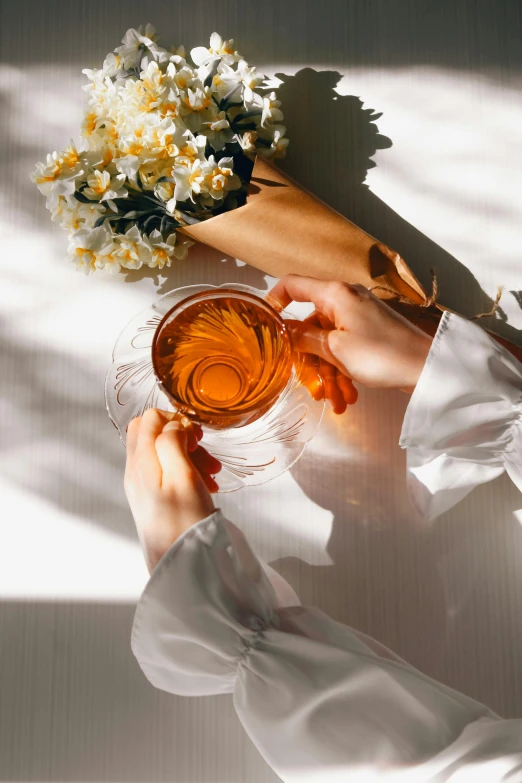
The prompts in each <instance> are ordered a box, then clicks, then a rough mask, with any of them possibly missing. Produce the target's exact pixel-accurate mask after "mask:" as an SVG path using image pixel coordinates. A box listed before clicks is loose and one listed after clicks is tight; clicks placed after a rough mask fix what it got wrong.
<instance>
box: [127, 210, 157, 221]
mask: <svg viewBox="0 0 522 783" xmlns="http://www.w3.org/2000/svg"><path fill="white" fill-rule="evenodd" d="M151 212H152V210H151V209H142V210H137V209H132V210H131V211H130V212H126V213H125V215H123V216H122V217H123V219H124V220H135V219H136V218H139V217H142V216H143V215H150V213H151Z"/></svg>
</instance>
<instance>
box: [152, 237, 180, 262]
mask: <svg viewBox="0 0 522 783" xmlns="http://www.w3.org/2000/svg"><path fill="white" fill-rule="evenodd" d="M147 239H148V242H149V245H150V248H151V258H150V261H149V266H150V267H153V268H154V269H163V267H164V266H170V264H171V259H172V257H173V256H174V257H175V258H177V254H176V251H177V250H178V248H177V247H176V234H175V233H173V234H170V235H169V236H168V237H167V239H166V240H164V239H163V236H162V234H161V233H160V232H159V231H158V230H157V229H155V230H154V231H153V232H152V233H151V234H149V236H148V237H147Z"/></svg>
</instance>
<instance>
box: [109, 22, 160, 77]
mask: <svg viewBox="0 0 522 783" xmlns="http://www.w3.org/2000/svg"><path fill="white" fill-rule="evenodd" d="M157 39H158V36H157V35H156V30H155V28H154V27H153V25H151V24H147V25H146V26H145V29H144V28H143V26H142V25H140V26H139V27H138V29H137V30H135V29H133V28H131V29H130V30H127V32H126V33H125V35H124V36H123V38H122V46H118V47H116V49H115V50H114V52H115V53H116V54H117V55H119V56H120V57H121V58H122V61H123V67H124V68H135V67H136V66H137V65H140V63H141V62H142V60H143V58H144V57H145V56H146V55H147V54H150V55H151V56H152V57H153V58H154V59H156V60H158V62H164V61H166V60H168V59H169V53H168V52H167V51H166V50H165V49H162V48H161V47H160V46H158V45H157V44H156V41H157Z"/></svg>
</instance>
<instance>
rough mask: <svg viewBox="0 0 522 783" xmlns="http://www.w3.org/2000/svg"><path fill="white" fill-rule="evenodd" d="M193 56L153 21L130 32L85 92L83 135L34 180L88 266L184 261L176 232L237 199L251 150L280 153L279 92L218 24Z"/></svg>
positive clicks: (184, 242) (90, 73)
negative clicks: (164, 37) (166, 45)
mask: <svg viewBox="0 0 522 783" xmlns="http://www.w3.org/2000/svg"><path fill="white" fill-rule="evenodd" d="M190 54H191V60H192V63H189V62H188V61H187V59H186V55H185V50H184V48H183V46H178V47H175V46H172V47H171V48H170V50H168V51H167V50H166V49H163V48H162V47H160V46H158V43H157V36H156V34H155V31H154V28H153V27H152V26H151V25H147V26H146V27H145V29H143V28H139V29H138V30H132V29H131V30H128V31H127V33H126V34H125V36H124V38H123V42H122V45H121V46H119V47H117V48H116V49H115V50H114V52H112V53H111V54H109V55H108V56H107V57H106V59H105V62H104V63H103V66H102V68H101V69H100V70H84V71H83V73H85V74H86V76H87V78H88V79H89V84H88V85H87V86H86V87H84V89H85V90H86V91H87V92H88V94H89V100H88V105H87V109H86V113H85V118H84V121H83V126H82V143H81V144H80V145H78V146H75V144H74V142H71V144H70V146H69V147H67V148H66V149H65V150H63V151H62V152H60V153H58V152H53V153H52V155H48V156H47V160H46V161H45V163H38V164H37V167H36V170H35V171H34V172H33V174H32V175H31V176H32V179H33V181H34V182H35V183H36V185H37V186H38V188H39V189H40V191H41V192H42V193H43V194H44V195H45V196H46V197H47V208H48V209H49V210H50V212H51V214H52V219H53V220H56V221H58V222H59V223H60V224H61V225H62V226H63V227H64V228H66V229H67V230H68V231H69V232H70V235H69V238H70V244H69V255H70V257H71V258H72V259H73V260H74V261H75V262H76V263H77V264H78V265H79V266H80V267H82V268H83V269H84V270H85V271H86V272H87V273H89V272H91V271H93V270H95V269H107V270H108V271H110V272H118V271H120V269H122V268H123V269H138V268H140V267H141V266H143V265H146V266H149V267H154V268H160V269H161V268H162V267H164V266H169V265H170V263H171V259H172V258H173V257H174V258H180V259H181V258H183V257H184V256H185V254H186V250H187V246H188V245H189V244H191V242H190V240H188V239H184V238H183V237H181V238H178V239H177V236H176V229H178V228H182V227H184V226H190V225H194V224H197V223H199V222H200V221H202V220H207V219H208V218H211V217H214V216H216V215H219V214H221V213H223V212H226V211H228V210H231V209H235V208H237V207H239V206H242V205H243V204H245V202H246V196H247V187H248V184H249V182H250V176H251V174H252V168H253V156H254V155H260V156H262V157H263V158H274V157H280V156H282V155H284V153H285V149H286V145H287V144H288V139H286V138H285V128H284V126H283V125H281V120H282V119H283V115H282V113H281V110H280V108H279V102H278V101H277V100H276V94H275V92H273V91H272V90H270V89H268V87H267V86H266V84H265V78H264V76H263V75H262V74H258V73H257V71H256V69H255V68H251V67H250V66H249V65H248V63H247V62H246V61H245V60H244V59H243V58H242V57H241V55H240V54H239V52H237V51H236V50H235V49H234V42H233V41H232V40H231V41H225V40H223V39H222V38H221V36H219V35H218V34H217V33H213V34H212V36H211V38H210V47H209V48H208V49H207V48H204V47H198V48H196V49H193V50H192V52H191V53H190Z"/></svg>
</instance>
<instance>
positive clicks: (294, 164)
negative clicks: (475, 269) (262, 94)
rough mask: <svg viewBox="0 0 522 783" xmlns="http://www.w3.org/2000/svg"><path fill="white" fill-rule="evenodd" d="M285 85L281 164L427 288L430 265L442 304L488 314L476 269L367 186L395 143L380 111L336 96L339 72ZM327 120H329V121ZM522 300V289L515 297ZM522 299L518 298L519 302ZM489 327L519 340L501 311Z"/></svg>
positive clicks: (302, 76)
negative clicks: (381, 154) (383, 128)
mask: <svg viewBox="0 0 522 783" xmlns="http://www.w3.org/2000/svg"><path fill="white" fill-rule="evenodd" d="M276 76H277V78H278V79H280V80H282V84H281V85H280V86H279V87H278V88H277V97H278V98H279V99H280V100H281V103H282V108H283V110H284V124H285V126H286V128H287V132H288V136H289V138H290V139H291V144H290V147H289V151H288V157H287V158H286V159H285V160H284V161H282V162H281V167H282V168H284V169H285V171H287V172H288V173H289V174H291V175H292V176H293V177H295V179H296V180H298V182H300V183H301V184H302V185H304V186H305V187H306V188H307V189H308V190H310V191H312V193H315V195H317V196H319V198H321V199H323V201H325V202H327V203H328V204H329V205H330V206H332V207H333V208H334V209H336V210H337V211H339V212H341V213H342V214H343V215H345V216H346V217H347V218H349V219H350V220H351V221H352V222H354V223H356V224H357V225H358V226H360V227H361V228H362V229H364V230H365V231H367V232H368V233H369V234H371V235H372V236H375V237H376V238H377V239H379V240H380V241H381V242H384V243H385V244H387V245H389V247H391V248H393V249H394V250H396V251H397V252H398V253H400V255H401V256H402V257H403V258H404V260H405V261H406V263H407V264H408V265H409V266H410V267H411V269H412V271H413V273H414V274H415V275H416V276H417V277H418V279H419V280H420V282H421V283H422V284H423V286H424V287H425V289H426V290H427V291H430V290H431V276H430V268H434V269H435V270H436V272H437V277H438V282H439V297H438V299H439V301H440V302H441V303H442V304H444V305H446V306H447V307H449V308H450V309H452V310H455V311H457V312H459V313H462V315H466V316H472V315H476V314H477V313H484V312H489V311H490V310H491V307H492V305H493V300H492V299H491V298H490V297H489V296H488V295H487V294H486V293H485V292H484V291H483V290H482V288H481V287H480V285H479V283H478V282H477V280H476V279H475V277H474V276H473V274H472V273H471V272H470V270H469V269H468V268H467V267H466V266H465V265H464V264H462V263H461V262H460V261H458V260H457V259H456V258H455V257H454V256H452V255H451V253H448V252H447V251H446V250H444V249H443V248H441V247H439V246H438V245H437V244H436V243H435V242H433V241H432V240H431V239H429V237H427V236H425V235H424V234H423V233H422V232H421V231H419V230H418V229H416V228H415V227H414V226H412V225H411V224H410V223H408V221H407V220H404V218H402V217H401V216H400V215H398V214H397V213H396V212H395V211H394V210H393V209H392V208H391V207H390V206H388V205H387V204H385V203H384V201H381V199H380V198H378V196H376V195H375V194H374V193H372V192H371V190H370V189H369V188H368V186H367V185H365V184H364V182H365V178H366V174H367V172H368V170H369V169H371V168H373V167H374V166H375V165H376V164H375V163H374V161H373V160H372V159H371V158H372V157H373V156H374V155H375V153H376V152H377V150H380V149H387V148H389V147H391V146H392V142H391V140H390V139H389V138H388V137H386V136H383V135H382V134H380V133H379V130H378V127H377V125H376V121H377V120H378V119H379V117H381V114H379V113H377V112H375V111H374V110H373V109H369V108H364V103H363V100H362V99H361V98H359V97H357V96H354V95H339V94H338V93H336V92H335V89H336V87H337V86H338V85H339V83H340V81H341V79H342V75H341V74H340V73H338V72H337V71H316V70H313V69H312V68H304V69H303V70H301V71H298V72H297V73H296V74H295V75H294V76H289V75H287V74H284V73H278V74H276ZM325 118H327V119H326V120H325ZM510 293H513V295H516V292H510ZM517 301H518V300H517ZM482 325H483V326H487V328H488V329H492V330H493V331H496V332H498V333H499V334H501V335H503V336H504V337H506V338H508V339H510V340H512V341H513V342H515V343H516V342H518V343H520V342H521V341H522V335H521V332H520V330H517V329H515V328H513V327H512V326H510V325H509V324H508V323H507V322H506V315H505V313H504V312H503V310H502V308H501V307H499V309H498V310H497V317H496V318H495V319H493V318H488V319H484V320H483V321H482Z"/></svg>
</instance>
